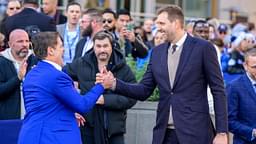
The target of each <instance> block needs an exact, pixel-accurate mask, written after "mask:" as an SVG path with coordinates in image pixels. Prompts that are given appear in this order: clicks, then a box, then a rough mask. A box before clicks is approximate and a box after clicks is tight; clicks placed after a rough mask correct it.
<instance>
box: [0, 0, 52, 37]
mask: <svg viewBox="0 0 256 144" xmlns="http://www.w3.org/2000/svg"><path fill="white" fill-rule="evenodd" d="M38 8H39V3H38V0H24V1H23V9H22V10H21V11H20V12H19V13H17V14H15V15H13V16H11V17H8V18H7V19H6V21H5V22H4V28H3V29H2V30H3V31H2V33H3V34H4V35H5V37H6V38H9V34H10V32H11V31H13V30H14V29H18V28H19V29H24V30H26V31H27V32H28V34H29V36H32V35H33V34H34V33H33V32H34V31H36V32H38V31H56V25H55V24H54V20H53V19H52V18H50V17H48V16H46V15H45V14H42V13H39V12H38V11H37V9H38ZM30 32H32V33H30Z"/></svg>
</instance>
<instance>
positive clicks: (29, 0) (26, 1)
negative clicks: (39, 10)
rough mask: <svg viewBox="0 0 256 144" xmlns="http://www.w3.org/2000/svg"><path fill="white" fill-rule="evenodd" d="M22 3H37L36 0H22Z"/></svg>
mask: <svg viewBox="0 0 256 144" xmlns="http://www.w3.org/2000/svg"><path fill="white" fill-rule="evenodd" d="M23 3H24V4H34V5H37V6H38V5H39V3H38V0H24V1H23Z"/></svg>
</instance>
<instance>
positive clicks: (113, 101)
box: [103, 66, 136, 110]
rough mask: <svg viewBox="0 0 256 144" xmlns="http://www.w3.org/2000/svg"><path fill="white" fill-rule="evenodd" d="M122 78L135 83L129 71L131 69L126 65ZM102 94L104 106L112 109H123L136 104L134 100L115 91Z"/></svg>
mask: <svg viewBox="0 0 256 144" xmlns="http://www.w3.org/2000/svg"><path fill="white" fill-rule="evenodd" d="M122 75H123V77H122V79H123V80H124V81H126V82H130V83H135V82H136V79H135V76H134V74H133V72H132V71H131V69H130V68H129V67H128V66H127V67H126V68H125V72H122ZM103 96H104V102H105V104H104V107H105V108H106V109H113V110H125V109H129V108H131V107H132V106H134V105H135V104H136V100H134V99H132V98H128V97H125V96H123V95H119V94H117V93H112V92H110V93H106V94H104V95H103Z"/></svg>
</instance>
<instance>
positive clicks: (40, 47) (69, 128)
mask: <svg viewBox="0 0 256 144" xmlns="http://www.w3.org/2000/svg"><path fill="white" fill-rule="evenodd" d="M32 41H33V45H34V53H35V55H36V56H37V57H39V58H40V59H41V61H40V62H39V63H38V64H37V66H35V67H34V68H33V69H32V70H31V71H30V72H29V73H28V74H27V76H26V77H25V80H24V83H23V94H24V101H25V108H26V112H27V113H26V115H25V118H24V123H23V126H22V129H21V132H20V135H19V141H18V143H19V144H39V143H40V144H56V143H60V144H71V143H72V144H81V136H80V131H79V128H78V124H77V122H76V117H75V114H74V113H75V112H78V113H80V114H81V113H85V112H88V111H89V110H91V109H92V107H93V106H94V105H95V103H96V101H97V99H98V98H99V97H100V95H101V94H103V91H104V88H108V87H109V86H107V85H105V84H96V85H95V86H94V87H93V88H92V89H91V90H90V91H88V92H87V93H86V94H85V95H83V96H81V95H79V94H78V93H77V91H76V89H75V88H74V86H73V82H72V80H71V78H70V77H69V76H68V75H67V74H65V73H64V72H62V71H61V69H62V68H61V67H62V65H63V59H62V56H63V51H64V49H63V44H62V41H61V39H60V36H59V34H58V33H57V32H42V33H39V34H37V35H36V36H35V37H33V40H32Z"/></svg>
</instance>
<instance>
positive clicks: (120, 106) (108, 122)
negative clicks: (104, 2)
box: [64, 31, 136, 144]
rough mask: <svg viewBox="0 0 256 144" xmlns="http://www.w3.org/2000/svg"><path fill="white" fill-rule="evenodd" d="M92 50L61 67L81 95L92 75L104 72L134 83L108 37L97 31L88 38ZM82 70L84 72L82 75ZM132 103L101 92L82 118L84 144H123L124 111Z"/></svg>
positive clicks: (90, 83) (132, 75)
mask: <svg viewBox="0 0 256 144" xmlns="http://www.w3.org/2000/svg"><path fill="white" fill-rule="evenodd" d="M92 41H93V50H92V51H90V52H89V53H87V54H86V55H85V56H83V57H80V58H78V59H76V60H74V61H73V62H72V63H71V64H67V65H66V66H65V67H64V71H66V72H67V74H68V75H70V77H71V78H72V79H73V80H75V81H78V83H79V88H80V89H81V94H84V93H86V92H88V90H90V89H91V88H92V86H93V85H94V83H95V75H96V73H98V72H100V71H102V68H103V67H105V66H107V69H108V70H110V71H111V72H113V73H114V74H115V76H116V77H118V78H119V79H122V80H123V81H126V82H131V83H135V82H136V80H135V76H134V74H133V72H132V71H131V69H130V68H129V66H128V65H127V64H126V62H125V57H124V55H122V53H121V52H120V51H119V50H118V49H115V48H114V46H113V43H114V39H113V37H112V34H111V33H109V32H105V31H99V32H98V33H96V34H95V35H94V37H93V39H92ZM85 71H86V72H85ZM135 103H136V100H134V99H131V98H127V97H124V96H122V95H119V94H117V93H114V92H113V91H111V90H108V91H105V92H104V93H103V94H102V95H101V96H100V98H99V99H98V101H97V102H96V104H97V105H96V106H95V107H94V108H93V110H92V111H91V112H89V113H87V114H85V115H84V117H85V119H86V123H85V126H84V127H81V132H82V139H83V143H84V144H124V134H125V131H126V117H127V113H126V110H127V109H129V108H131V107H132V106H133V105H134V104H135Z"/></svg>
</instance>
